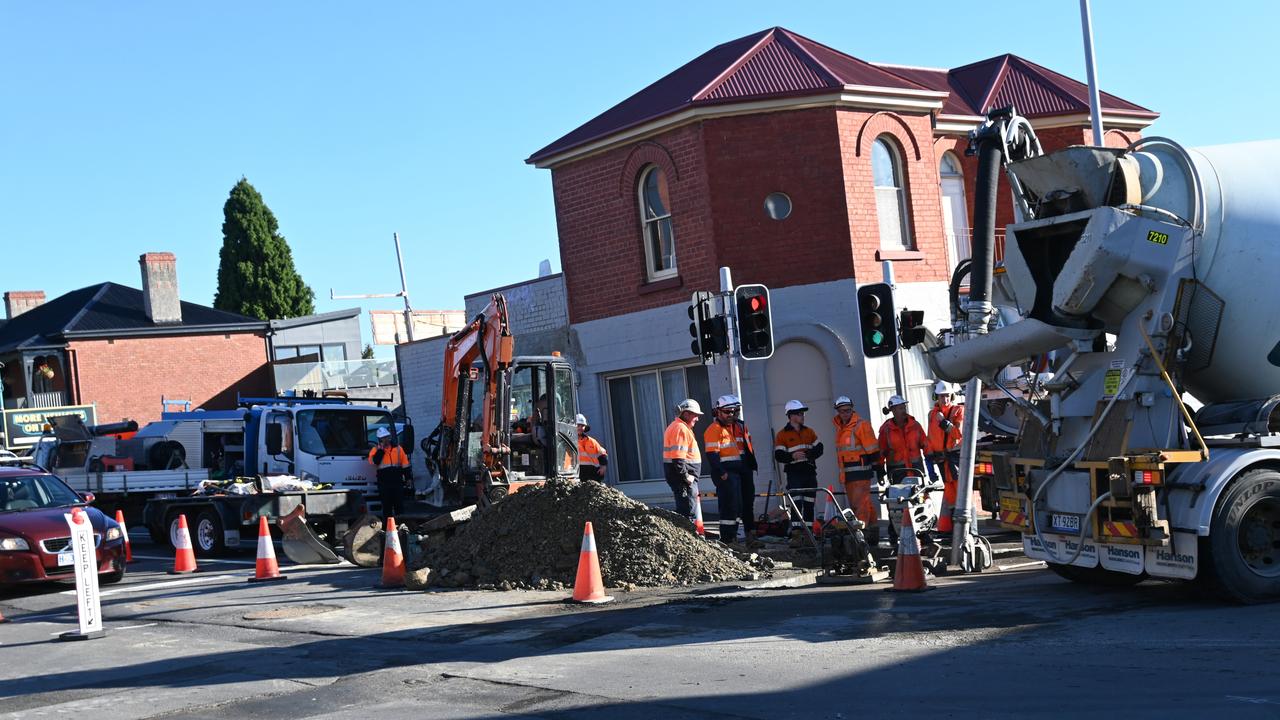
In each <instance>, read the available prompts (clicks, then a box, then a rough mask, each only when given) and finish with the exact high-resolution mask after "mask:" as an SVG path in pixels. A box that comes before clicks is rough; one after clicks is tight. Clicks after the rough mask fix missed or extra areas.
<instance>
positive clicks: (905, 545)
mask: <svg viewBox="0 0 1280 720" xmlns="http://www.w3.org/2000/svg"><path fill="white" fill-rule="evenodd" d="M928 589H930V588H929V584H928V583H926V582H925V581H924V563H923V562H921V560H920V540H919V538H917V537H916V527H915V525H914V524H913V523H912V522H911V512H910V511H909V510H907V509H904V510H903V511H902V532H901V534H899V535H898V564H897V566H896V567H895V568H894V572H893V588H892V590H893V591H894V592H920V591H921V590H928Z"/></svg>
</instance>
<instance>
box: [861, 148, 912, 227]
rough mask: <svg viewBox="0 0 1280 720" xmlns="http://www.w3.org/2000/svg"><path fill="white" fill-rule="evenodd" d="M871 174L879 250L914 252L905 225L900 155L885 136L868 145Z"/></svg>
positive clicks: (904, 200) (905, 202)
mask: <svg viewBox="0 0 1280 720" xmlns="http://www.w3.org/2000/svg"><path fill="white" fill-rule="evenodd" d="M871 175H872V180H873V182H874V183H875V190H876V217H877V218H878V219H879V221H880V247H882V248H885V249H887V250H914V249H915V243H914V242H913V241H912V239H911V231H910V226H909V224H908V222H907V196H906V191H905V183H904V182H903V177H904V176H903V173H902V156H901V155H900V154H899V153H898V149H897V147H896V146H895V145H894V143H893V142H892V141H891V140H889V139H888V137H887V136H884V135H882V136H880V137H878V138H876V141H875V142H874V143H872V145H871Z"/></svg>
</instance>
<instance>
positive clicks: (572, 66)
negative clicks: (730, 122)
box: [0, 0, 1280, 338]
mask: <svg viewBox="0 0 1280 720" xmlns="http://www.w3.org/2000/svg"><path fill="white" fill-rule="evenodd" d="M1277 7H1280V6H1277V5H1275V4H1273V3H1264V2H1244V1H1239V2H1237V1H1235V0H1232V1H1231V2H1220V3H1192V2H1178V1H1173V2H1168V1H1166V2H1156V1H1154V0H1151V1H1149V0H1131V1H1129V2H1123V3H1122V2H1116V1H1115V0H1094V2H1093V14H1094V35H1095V49H1096V53H1097V58H1098V65H1099V77H1100V80H1101V85H1102V87H1103V88H1104V89H1105V90H1107V91H1108V92H1112V93H1114V94H1116V95H1119V96H1121V97H1123V98H1126V99H1128V100H1131V101H1133V102H1136V103H1138V104H1140V105H1144V106H1146V107H1149V108H1151V109H1153V110H1156V111H1158V112H1160V113H1162V117H1161V119H1160V120H1158V121H1157V122H1156V124H1155V125H1154V126H1153V127H1152V128H1151V131H1150V132H1149V134H1159V135H1164V136H1168V137H1171V138H1173V139H1175V140H1178V141H1179V142H1181V143H1183V144H1186V145H1193V146H1194V145H1207V144H1217V143H1224V142H1237V141H1243V140H1255V139H1263V138H1267V137H1275V136H1277V135H1280V133H1277V132H1276V130H1275V120H1274V118H1275V117H1276V116H1277V114H1278V113H1277V110H1280V108H1278V107H1277V100H1276V98H1275V93H1274V92H1272V91H1267V90H1266V88H1268V87H1271V84H1272V82H1273V78H1272V77H1271V76H1272V75H1273V72H1274V70H1275V69H1276V63H1275V61H1274V60H1271V59H1269V55H1270V53H1271V52H1272V50H1273V49H1274V45H1275V43H1276V40H1275V38H1274V28H1275V25H1276V20H1277V19H1280V9H1276V8H1277ZM966 8H968V9H974V10H977V9H981V15H974V16H966V14H965V10H966ZM1208 8H1212V11H1210V10H1209V9H1208ZM773 25H781V26H783V27H787V28H789V29H791V30H794V31H796V32H798V33H800V34H802V35H807V36H809V37H811V38H813V39H815V40H817V41H819V42H822V43H825V44H827V45H830V46H832V47H835V48H836V49H839V50H841V51H844V52H846V53H848V54H851V55H854V56H856V57H860V58H862V59H864V60H870V61H875V62H888V63H899V64H907V65H923V66H931V67H955V66H959V65H963V64H967V63H970V62H973V61H976V60H980V59H983V58H986V57H990V56H993V55H997V54H1000V53H1004V52H1012V53H1015V54H1018V55H1022V56H1023V57H1026V58H1028V59H1030V60H1033V61H1035V62H1038V63H1040V64H1042V65H1045V66H1047V67H1050V68H1052V69H1054V70H1057V71H1059V72H1063V73H1066V74H1068V75H1071V76H1073V77H1077V78H1079V79H1081V80H1083V79H1084V77H1085V74H1084V60H1083V51H1082V49H1081V35H1080V25H1079V4H1078V2H1076V0H1054V1H1053V2H1048V1H1043V0H1037V2H1032V3H1023V4H1014V5H1010V4H1008V3H989V4H985V5H983V4H975V3H932V2H922V3H921V2H918V3H870V2H853V1H852V0H845V1H844V2H805V3H779V2H776V1H775V2H769V3H764V2H754V1H738V2H710V1H705V2H688V1H687V0H685V1H684V2H666V1H652V0H651V1H649V2H645V3H643V4H642V5H636V4H622V3H598V2H591V3H587V2H565V3H497V4H493V3H487V4H475V5H471V4H462V3H442V2H435V3H425V2H418V3H399V2H383V3H334V2H300V1H299V2H262V1H261V0H259V1H257V2H237V1H232V0H226V1H223V2H218V3H203V4H196V3H173V2H119V3H100V2H94V3H89V2H56V3H55V2H15V1H12V0H0V68H3V70H0V73H2V74H0V108H2V109H3V110H2V111H0V252H2V254H0V290H44V291H45V292H46V293H48V295H49V296H50V297H54V296H57V295H59V294H61V293H63V292H66V291H68V290H72V289H75V288H78V287H83V286H85V285H90V284H94V283H97V282H102V281H105V280H112V281H115V282H119V283H122V284H126V285H131V286H134V287H137V286H138V284H139V272H138V264H137V259H138V255H140V254H141V253H143V252H148V251H162V250H168V251H172V252H175V253H177V255H178V270H179V283H180V288H181V293H182V296H183V298H184V299H185V300H188V301H192V302H200V303H211V302H212V299H213V292H214V289H215V284H216V270H217V257H218V248H219V246H220V244H221V223H222V204H223V202H224V201H225V200H226V197H227V193H228V192H229V191H230V189H231V187H232V186H233V185H234V184H235V182H236V181H237V180H238V179H239V178H240V177H241V176H245V177H247V178H248V179H249V181H250V182H252V183H253V184H254V185H255V186H256V187H257V188H258V190H259V191H261V192H262V194H263V196H264V197H265V199H266V201H267V204H268V205H269V206H270V207H271V209H272V210H273V211H274V212H275V214H276V217H277V218H278V219H279V221H280V227H281V231H282V233H283V234H284V235H285V237H286V238H287V239H288V241H289V243H290V245H291V246H292V248H293V254H294V259H295V262H296V264H297V266H298V269H299V271H300V272H301V274H302V276H303V278H304V280H306V281H307V282H308V283H309V284H310V285H311V287H312V288H313V289H314V290H315V292H316V298H317V302H316V305H317V309H318V310H321V311H324V310H333V309H337V308H340V307H351V306H353V305H357V304H363V306H364V307H366V308H372V307H376V308H387V309H394V308H396V307H397V303H398V301H397V300H381V301H351V300H346V301H343V300H336V301H335V300H330V299H329V291H330V289H331V288H333V289H335V290H336V291H337V292H338V293H339V294H354V293H366V292H394V291H396V290H398V289H399V277H398V275H397V272H396V266H395V253H394V249H393V245H392V241H391V233H392V232H393V231H399V232H400V236H401V240H402V242H403V244H404V254H405V262H406V271H407V274H408V277H409V290H410V294H411V296H412V300H413V304H414V306H415V307H416V308H421V309H434V308H452V307H461V297H462V295H464V294H466V293H470V292H475V291H478V290H484V289H487V288H490V287H496V286H499V285H504V284H508V283H512V282H518V281H521V280H525V279H528V278H530V277H533V276H535V275H536V274H537V269H538V263H539V261H540V260H542V259H544V258H549V259H550V260H551V262H552V266H553V267H554V268H556V269H557V270H558V269H559V266H560V260H559V252H558V249H557V245H556V227H555V212H554V207H553V205H552V197H551V177H550V172H549V171H546V170H537V169H534V168H532V167H530V166H528V165H526V164H525V163H524V159H525V158H526V157H528V156H529V154H531V153H532V152H533V151H535V150H537V149H539V148H541V147H542V146H544V145H546V144H547V143H549V142H551V141H552V140H555V139H556V138H558V137H559V136H561V135H563V134H564V133H567V132H568V131H570V130H572V129H573V128H575V127H576V126H578V125H579V124H581V123H583V122H585V121H586V120H589V119H590V118H592V117H593V116H595V115H596V114H598V113H599V112H601V111H603V110H605V109H607V108H608V107H610V106H611V105H613V104H614V103H616V102H618V101H619V100H622V99H623V98H625V97H627V96H628V95H630V94H632V93H634V92H635V91H637V90H639V89H640V88H642V87H644V86H645V85H647V84H648V83H650V82H652V81H654V80H656V79H657V78H659V77H661V76H662V75H664V74H666V73H667V72H670V71H671V70H673V69H675V68H676V67H678V66H679V65H681V64H683V63H684V62H686V61H688V60H690V59H692V58H694V57H695V56H697V55H698V54H700V53H702V52H703V51H705V50H707V49H709V48H711V47H712V46H714V45H717V44H719V43H722V42H725V41H727V40H731V39H733V38H736V37H740V36H743V35H746V34H749V33H752V32H755V31H758V30H761V29H764V28H767V27H770V26H773ZM364 324H365V326H366V329H365V333H366V338H367V337H368V329H367V321H366V322H365V323H364Z"/></svg>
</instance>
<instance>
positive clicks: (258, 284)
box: [213, 178, 315, 320]
mask: <svg viewBox="0 0 1280 720" xmlns="http://www.w3.org/2000/svg"><path fill="white" fill-rule="evenodd" d="M222 216H223V221H222V250H221V251H220V252H219V254H218V256H219V263H218V291H217V293H215V294H214V297H213V306H214V307H216V308H218V309H219V310H226V311H228V312H234V313H239V314H241V315H248V316H250V317H256V318H258V319H260V320H278V319H281V318H290V317H298V316H300V315H310V314H312V313H313V312H315V293H314V292H312V290H311V288H310V287H308V286H307V284H306V283H305V282H303V281H302V277H301V276H300V275H298V271H297V269H295V268H294V266H293V253H292V252H291V251H290V250H289V243H288V242H286V241H285V239H284V237H283V236H282V235H280V232H279V229H280V228H279V225H278V224H277V223H276V216H275V215H273V214H272V213H271V208H268V207H267V204H266V203H265V202H264V201H263V200H262V195H261V194H259V193H258V191H257V190H256V189H254V187H253V186H252V185H250V184H249V181H248V180H246V179H244V178H240V182H238V183H236V186H235V187H233V188H231V195H230V197H228V198H227V202H226V204H224V205H223V206H222Z"/></svg>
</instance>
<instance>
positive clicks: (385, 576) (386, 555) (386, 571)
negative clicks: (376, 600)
mask: <svg viewBox="0 0 1280 720" xmlns="http://www.w3.org/2000/svg"><path fill="white" fill-rule="evenodd" d="M382 548H383V549H382V582H381V583H379V584H378V585H377V587H382V588H402V587H404V551H403V550H401V549H400V533H399V532H397V531H396V519H395V518H390V517H389V518H387V532H386V533H385V539H384V540H383V541H382Z"/></svg>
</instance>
